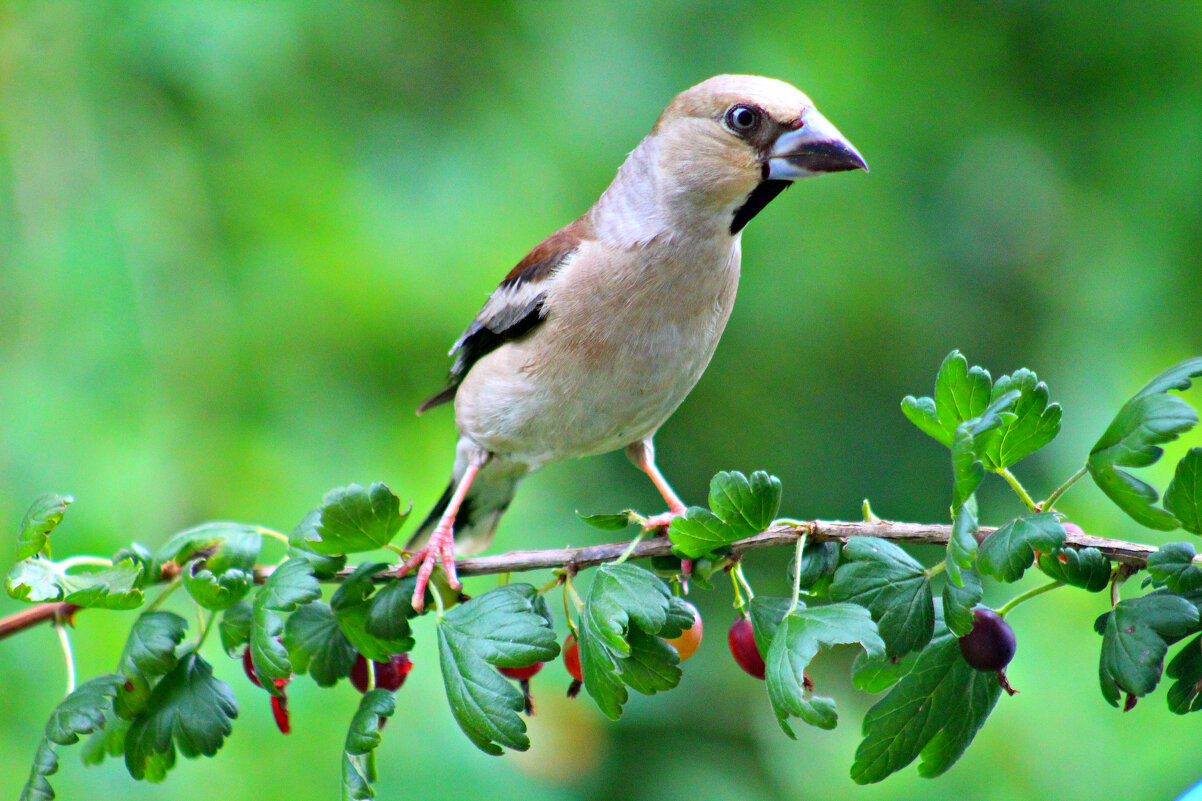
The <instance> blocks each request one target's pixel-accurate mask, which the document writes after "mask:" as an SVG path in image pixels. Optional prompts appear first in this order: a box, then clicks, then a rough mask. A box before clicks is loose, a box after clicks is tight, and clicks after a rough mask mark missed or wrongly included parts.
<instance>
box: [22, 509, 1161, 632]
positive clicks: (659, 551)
mask: <svg viewBox="0 0 1202 801" xmlns="http://www.w3.org/2000/svg"><path fill="white" fill-rule="evenodd" d="M951 530H952V527H951V526H941V525H928V524H923V523H894V522H890V521H880V522H863V523H845V522H840V521H832V520H814V521H810V522H807V523H801V524H797V525H794V524H786V523H779V524H777V525H774V526H772V527H771V528H770V529H768V530H767V531H765V532H763V533H762V534H756V535H755V536H753V537H748V538H746V539H743V540H739V541H738V542H736V543H734V544H732V545H731V546H730V550H731V553H732V554H733V555H735V556H738V555H740V554H744V553H747V552H748V551H754V550H758V549H760V548H774V547H777V546H782V545H793V544H794V543H795V542H796V541H797V538H798V537H799V536H800V535H801V534H803V533H805V534H807V535H808V537H809V540H810V541H811V542H825V541H828V540H839V541H840V542H847V540H848V539H850V538H851V537H879V538H880V539H883V540H890V541H892V542H896V543H899V544H902V545H947V540H948V537H949V536H950V535H951ZM995 530H996V529H994V528H989V527H983V528H981V530H980V533H979V534H978V538H980V539H984V538H985V537H986V536H988V535H989V534H992V533H993V532H994V531H995ZM1067 534H1068V536H1067V538H1066V540H1065V544H1066V545H1068V546H1070V547H1073V548H1097V549H1098V550H1099V551H1101V552H1102V553H1103V554H1105V555H1106V556H1107V557H1108V558H1109V559H1111V560H1113V561H1115V562H1119V563H1121V564H1124V565H1128V566H1129V567H1131V568H1134V569H1135V570H1139V569H1142V568H1144V567H1146V566H1147V564H1148V555H1149V554H1153V553H1156V550H1157V549H1156V548H1155V547H1153V546H1151V545H1144V544H1142V543H1138V542H1127V541H1125V540H1112V539H1107V538H1105V537H1094V536H1091V535H1089V534H1074V533H1072V532H1071V531H1070V532H1067ZM629 545H630V543H629V541H627V542H612V543H608V544H606V545H587V546H585V547H583V548H552V549H549V550H544V551H509V552H508V553H502V554H496V555H494V556H477V557H474V558H472V559H461V560H459V561H458V562H457V566H458V569H459V575H460V576H487V575H495V574H497V573H524V572H527V571H531V570H547V569H553V568H560V567H569V566H570V567H571V568H573V569H575V570H583V569H585V568H588V567H596V566H597V565H600V564H604V563H605V562H612V561H613V560H615V559H617V558H618V557H619V556H621V555H622V553H623V552H624V551H625V550H626V548H627V547H628V546H629ZM671 554H672V544H671V543H670V542H669V541H668V538H667V537H654V538H652V539H647V540H643V541H642V542H640V543H639V544H638V545H636V546H635V548H634V550H633V551H632V552H631V554H630V557H629V558H631V559H649V558H651V557H654V556H670V555H671ZM273 570H274V568H272V567H263V568H256V569H255V581H257V582H259V583H262V582H264V581H266V580H267V577H268V576H270V575H271V573H272V571H273ZM163 572H164V575H163V578H162V581H170V580H172V579H173V578H174V577H175V575H177V574H178V572H179V571H178V570H170V571H169V570H167V569H164V571H163ZM352 572H353V570H352V569H346V570H343V571H342V572H340V573H338V574H337V575H335V576H334V577H333V578H332V579H331V581H335V582H339V581H343V580H345V579H346V578H347V577H348V576H350V575H351V573H352ZM396 577H397V575H396V571H395V570H394V571H389V572H386V573H381V574H379V575H378V576H377V580H380V581H387V580H390V579H395V578H396ZM78 609H79V607H76V606H75V605H74V604H68V603H64V602H62V601H58V602H54V603H45V604H38V605H37V606H35V607H33V608H31V609H26V610H25V611H23V612H18V613H17V614H15V615H10V616H9V617H6V618H3V619H0V640H2V639H4V638H5V637H8V636H10V635H12V634H15V633H17V632H18V631H22V630H24V629H27V628H29V627H31V626H35V625H37V624H38V623H44V622H46V621H48V620H53V619H55V617H56V616H58V617H59V618H61V619H66V620H70V619H71V616H72V615H73V614H74V612H75V611H77V610H78Z"/></svg>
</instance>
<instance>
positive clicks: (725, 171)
mask: <svg viewBox="0 0 1202 801" xmlns="http://www.w3.org/2000/svg"><path fill="white" fill-rule="evenodd" d="M651 138H652V139H654V140H655V143H656V153H655V160H656V162H657V170H656V171H657V173H658V174H659V176H660V177H661V179H662V184H661V187H660V188H661V191H666V192H667V193H668V194H669V195H670V198H668V202H669V203H670V204H671V205H672V206H674V207H675V210H676V211H678V212H679V211H685V210H687V213H688V214H689V215H690V216H696V215H700V216H704V217H711V218H712V217H714V216H719V217H724V218H726V219H728V220H729V228H730V233H732V234H734V233H738V231H740V230H741V229H742V228H743V226H744V225H746V224H747V222H748V221H749V220H750V219H751V218H752V217H754V216H755V215H756V213H758V212H759V211H760V210H761V209H762V208H763V207H764V206H766V205H767V204H768V202H769V201H771V200H772V199H773V198H774V197H776V196H777V195H778V194H780V192H781V191H782V190H783V189H785V188H786V187H788V186H789V185H791V184H792V183H793V182H794V181H797V180H799V179H801V178H809V177H812V176H815V175H821V174H823V173H828V172H841V171H844V170H857V169H860V170H867V169H868V165H867V164H866V163H865V161H864V159H863V157H861V156H860V153H859V152H858V151H857V150H856V149H855V147H853V146H852V144H851V142H849V141H847V139H846V138H845V137H844V136H843V134H841V133H839V131H838V129H837V128H835V126H834V125H831V123H830V122H829V121H828V120H827V119H826V117H824V116H822V114H820V113H819V112H818V110H817V109H816V108H814V104H813V102H811V101H810V99H809V98H808V97H806V96H805V95H804V94H802V93H801V92H800V91H798V90H797V89H796V88H794V87H793V86H790V85H789V84H787V83H785V82H783V81H777V80H773V79H771V78H761V77H757V76H753V75H719V76H717V77H714V78H710V79H709V80H707V81H703V82H702V83H699V84H697V85H696V86H694V87H692V88H691V89H686V90H685V91H683V92H681V93H680V94H679V95H677V96H676V97H675V99H673V100H672V102H671V103H670V104H669V105H668V107H667V108H666V109H664V113H663V114H661V115H660V118H659V120H658V122H656V124H655V128H654V129H653V130H652V132H651ZM727 215H728V216H727Z"/></svg>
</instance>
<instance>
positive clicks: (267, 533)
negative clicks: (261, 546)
mask: <svg viewBox="0 0 1202 801" xmlns="http://www.w3.org/2000/svg"><path fill="white" fill-rule="evenodd" d="M256 529H257V530H258V532H259V534H260V535H262V536H264V537H271V538H272V539H273V540H279V541H280V542H282V543H284V544H285V545H291V543H290V542H289V541H288V535H287V534H281V533H280V532H278V531H276V530H275V529H271V528H266V527H264V526H256Z"/></svg>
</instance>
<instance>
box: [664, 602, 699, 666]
mask: <svg viewBox="0 0 1202 801" xmlns="http://www.w3.org/2000/svg"><path fill="white" fill-rule="evenodd" d="M684 605H685V606H687V607H688V608H689V610H690V611H691V612H692V613H693V626H692V628H689V629H687V630H685V632H684V633H683V634H681V635H680V636H679V637H674V638H673V639H671V640H666V641H665V642H667V643H668V645H671V646H672V647H673V648H675V649H676V653H678V654H680V661H681V662H683V661H685V660H686V659H688V658H689V657H691V656H692V655H693V654H695V653H696V652H697V646H699V645H701V629H702V626H701V613H700V612H698V611H697V607H695V606H693V605H692V604H691V603H689V602H688V601H685V602H684Z"/></svg>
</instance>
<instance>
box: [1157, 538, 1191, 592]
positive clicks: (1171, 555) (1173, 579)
mask: <svg viewBox="0 0 1202 801" xmlns="http://www.w3.org/2000/svg"><path fill="white" fill-rule="evenodd" d="M1195 555H1196V554H1195V552H1194V546H1193V545H1191V544H1190V543H1188V542H1170V543H1168V544H1166V545H1161V546H1160V550H1159V551H1157V552H1156V553H1153V554H1148V575H1150V576H1151V577H1152V578H1153V579H1155V580H1156V581H1160V582H1163V583H1164V584H1165V586H1167V587H1168V588H1169V589H1170V590H1172V591H1173V592H1177V593H1188V592H1193V591H1194V590H1197V589H1202V568H1200V567H1199V566H1198V565H1196V564H1195V563H1194V556H1195Z"/></svg>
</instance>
